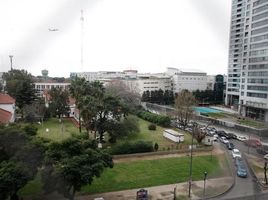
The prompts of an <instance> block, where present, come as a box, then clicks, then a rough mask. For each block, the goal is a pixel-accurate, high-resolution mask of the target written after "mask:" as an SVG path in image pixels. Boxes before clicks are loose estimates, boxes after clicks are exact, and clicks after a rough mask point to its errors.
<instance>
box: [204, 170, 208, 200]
mask: <svg viewBox="0 0 268 200" xmlns="http://www.w3.org/2000/svg"><path fill="white" fill-rule="evenodd" d="M207 174H208V173H207V172H204V190H203V199H205V193H206V179H207Z"/></svg>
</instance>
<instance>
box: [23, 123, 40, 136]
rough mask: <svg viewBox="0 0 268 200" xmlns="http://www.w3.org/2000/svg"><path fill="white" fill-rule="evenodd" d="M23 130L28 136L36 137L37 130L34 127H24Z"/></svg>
mask: <svg viewBox="0 0 268 200" xmlns="http://www.w3.org/2000/svg"><path fill="white" fill-rule="evenodd" d="M23 129H24V131H25V133H26V134H27V135H30V136H33V135H36V134H37V130H38V128H37V127H35V126H34V125H26V126H25V127H24V128H23Z"/></svg>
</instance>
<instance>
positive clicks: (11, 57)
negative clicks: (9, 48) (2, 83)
mask: <svg viewBox="0 0 268 200" xmlns="http://www.w3.org/2000/svg"><path fill="white" fill-rule="evenodd" d="M9 59H10V71H12V70H13V66H12V64H13V62H12V61H13V55H9Z"/></svg>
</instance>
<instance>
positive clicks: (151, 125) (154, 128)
mask: <svg viewBox="0 0 268 200" xmlns="http://www.w3.org/2000/svg"><path fill="white" fill-rule="evenodd" d="M148 129H149V130H151V131H155V130H156V125H155V124H149V126H148Z"/></svg>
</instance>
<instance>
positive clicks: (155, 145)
mask: <svg viewBox="0 0 268 200" xmlns="http://www.w3.org/2000/svg"><path fill="white" fill-rule="evenodd" d="M158 148H159V145H158V144H157V143H155V144H154V150H155V151H158Z"/></svg>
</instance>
